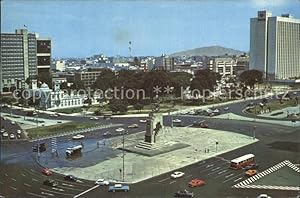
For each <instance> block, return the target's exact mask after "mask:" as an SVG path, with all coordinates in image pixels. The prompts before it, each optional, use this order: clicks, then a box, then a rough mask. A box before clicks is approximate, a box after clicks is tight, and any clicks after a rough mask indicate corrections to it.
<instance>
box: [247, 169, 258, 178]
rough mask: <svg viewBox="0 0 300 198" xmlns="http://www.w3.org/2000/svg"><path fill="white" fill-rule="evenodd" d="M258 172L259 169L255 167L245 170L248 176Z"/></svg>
mask: <svg viewBox="0 0 300 198" xmlns="http://www.w3.org/2000/svg"><path fill="white" fill-rule="evenodd" d="M256 174H257V170H254V169H250V170H247V171H246V172H245V175H246V176H248V177H252V176H253V175H256Z"/></svg>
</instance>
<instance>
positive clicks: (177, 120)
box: [173, 119, 181, 123]
mask: <svg viewBox="0 0 300 198" xmlns="http://www.w3.org/2000/svg"><path fill="white" fill-rule="evenodd" d="M180 122H181V120H180V119H175V120H173V123H180Z"/></svg>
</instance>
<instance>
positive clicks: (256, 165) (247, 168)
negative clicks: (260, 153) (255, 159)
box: [243, 164, 259, 170]
mask: <svg viewBox="0 0 300 198" xmlns="http://www.w3.org/2000/svg"><path fill="white" fill-rule="evenodd" d="M258 167H259V165H258V164H249V165H248V166H245V167H244V168H243V169H245V170H250V169H257V168H258Z"/></svg>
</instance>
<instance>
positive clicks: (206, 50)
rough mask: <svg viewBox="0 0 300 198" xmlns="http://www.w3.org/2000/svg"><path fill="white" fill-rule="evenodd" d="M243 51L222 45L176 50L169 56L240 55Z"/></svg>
mask: <svg viewBox="0 0 300 198" xmlns="http://www.w3.org/2000/svg"><path fill="white" fill-rule="evenodd" d="M243 53H245V52H243V51H240V50H235V49H230V48H226V47H222V46H209V47H201V48H196V49H192V50H186V51H182V52H176V53H174V54H171V55H170V56H222V55H225V54H228V55H241V54H243Z"/></svg>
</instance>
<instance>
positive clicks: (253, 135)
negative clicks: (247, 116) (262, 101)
mask: <svg viewBox="0 0 300 198" xmlns="http://www.w3.org/2000/svg"><path fill="white" fill-rule="evenodd" d="M255 129H256V126H254V127H253V134H252V135H253V139H255Z"/></svg>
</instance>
